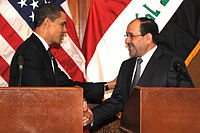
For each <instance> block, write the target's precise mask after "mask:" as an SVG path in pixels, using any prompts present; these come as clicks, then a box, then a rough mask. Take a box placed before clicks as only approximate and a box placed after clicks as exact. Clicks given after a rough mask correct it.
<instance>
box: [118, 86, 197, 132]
mask: <svg viewBox="0 0 200 133" xmlns="http://www.w3.org/2000/svg"><path fill="white" fill-rule="evenodd" d="M133 93H135V94H132V96H131V97H130V99H129V101H128V103H127V105H126V107H125V110H124V113H123V115H122V122H121V124H122V128H123V129H126V130H127V132H133V133H160V132H162V133H198V132H200V126H199V125H200V89H198V88H147V87H146V88H145V87H142V88H136V89H135V90H134V92H133ZM135 103H137V104H135ZM136 105H137V106H136Z"/></svg>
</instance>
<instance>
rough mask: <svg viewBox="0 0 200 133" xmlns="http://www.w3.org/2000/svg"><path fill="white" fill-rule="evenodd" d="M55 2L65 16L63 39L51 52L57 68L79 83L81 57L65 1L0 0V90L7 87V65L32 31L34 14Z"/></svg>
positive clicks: (81, 72) (80, 78) (81, 75)
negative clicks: (63, 11)
mask: <svg viewBox="0 0 200 133" xmlns="http://www.w3.org/2000/svg"><path fill="white" fill-rule="evenodd" d="M49 2H51V3H56V4H58V5H60V6H62V7H63V9H64V10H65V11H66V15H67V25H66V27H67V37H65V39H64V41H63V43H62V44H61V45H60V47H54V48H53V49H52V53H53V55H54V56H55V58H56V60H57V61H58V64H59V67H60V68H61V69H62V70H63V71H64V72H65V73H66V74H67V75H68V76H69V77H70V78H72V79H73V80H77V81H83V80H84V70H85V58H84V56H83V55H82V53H81V48H80V44H79V41H78V38H77V34H76V31H75V27H74V23H73V20H72V16H71V13H70V10H69V7H68V1H66V0H0V45H1V48H0V87H6V86H8V82H9V65H10V63H11V60H12V57H13V55H14V53H15V51H16V49H17V47H18V46H19V45H20V44H21V43H22V42H23V41H24V40H26V39H27V38H28V37H29V36H30V35H31V33H32V32H33V30H34V25H33V21H34V11H35V10H36V9H37V8H38V7H39V6H40V5H42V4H44V3H49Z"/></svg>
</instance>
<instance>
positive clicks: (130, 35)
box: [124, 33, 144, 39]
mask: <svg viewBox="0 0 200 133" xmlns="http://www.w3.org/2000/svg"><path fill="white" fill-rule="evenodd" d="M138 36H144V35H133V34H132V33H126V35H124V37H126V38H127V37H129V38H131V39H133V38H134V37H138Z"/></svg>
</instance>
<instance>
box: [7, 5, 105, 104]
mask: <svg viewBox="0 0 200 133" xmlns="http://www.w3.org/2000/svg"><path fill="white" fill-rule="evenodd" d="M34 24H35V32H34V33H32V35H31V36H30V37H29V38H28V39H27V40H25V41H24V42H23V43H22V44H21V45H20V46H19V47H18V49H17V51H16V53H15V55H14V57H13V59H12V62H11V65H10V79H9V86H19V83H20V81H21V83H20V86H66V87H72V86H75V85H78V86H81V87H83V88H84V97H85V98H89V99H95V100H99V99H102V98H103V95H104V83H82V82H77V81H75V82H74V81H72V80H71V79H69V78H68V76H67V75H66V74H65V73H64V72H62V71H61V70H60V68H59V67H58V64H57V62H56V60H55V58H54V56H53V55H51V53H50V51H49V46H50V45H52V44H60V43H62V40H63V38H64V36H65V34H66V32H67V30H66V14H65V11H64V10H63V9H62V7H60V6H57V5H55V4H52V3H49V4H44V5H41V6H40V7H39V8H38V9H37V10H36V12H35V16H34ZM20 56H22V57H23V59H24V65H23V72H22V76H21V79H20V78H19V77H20V70H19V62H20V61H18V58H19V57H20Z"/></svg>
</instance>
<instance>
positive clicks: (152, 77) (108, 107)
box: [92, 47, 194, 127]
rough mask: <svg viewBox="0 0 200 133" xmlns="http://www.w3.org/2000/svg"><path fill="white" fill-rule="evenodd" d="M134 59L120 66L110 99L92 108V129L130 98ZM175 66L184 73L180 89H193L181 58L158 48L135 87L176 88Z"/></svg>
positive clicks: (119, 109) (114, 113) (113, 113)
mask: <svg viewBox="0 0 200 133" xmlns="http://www.w3.org/2000/svg"><path fill="white" fill-rule="evenodd" d="M135 63H136V58H131V59H128V60H126V61H124V62H123V63H122V65H121V68H120V71H119V75H118V78H117V84H116V87H115V89H114V91H113V94H112V96H111V98H109V99H107V100H106V101H104V102H103V103H102V104H101V105H100V106H97V107H96V108H94V109H93V110H92V111H93V115H94V127H95V126H96V125H98V124H99V123H102V122H103V121H104V120H106V119H109V118H111V117H113V116H114V115H116V114H117V113H118V112H120V111H123V108H124V106H125V104H126V103H127V101H128V99H129V97H130V84H131V79H132V74H133V70H134V66H135ZM177 64H181V65H182V66H183V68H184V73H182V74H181V76H180V78H181V82H180V85H179V86H180V87H194V85H193V83H192V81H191V79H190V77H189V75H188V73H187V69H186V67H185V64H184V62H183V60H181V58H179V57H177V56H175V55H173V54H171V53H170V52H169V51H166V50H165V49H162V48H160V47H158V48H157V49H156V51H155V52H154V54H153V55H152V57H151V59H150V60H149V62H148V64H147V66H146V68H145V69H144V71H143V73H142V75H141V77H140V80H139V81H138V84H137V86H141V87H176V86H177V71H176V69H177Z"/></svg>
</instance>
